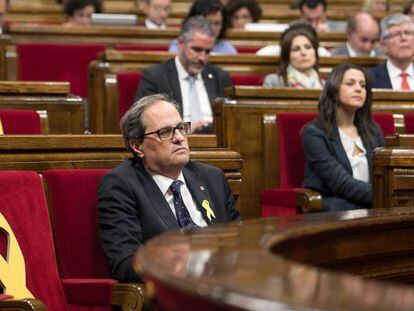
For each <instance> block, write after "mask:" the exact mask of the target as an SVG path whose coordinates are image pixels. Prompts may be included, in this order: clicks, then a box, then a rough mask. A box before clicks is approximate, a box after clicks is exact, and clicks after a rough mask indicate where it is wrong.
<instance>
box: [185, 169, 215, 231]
mask: <svg viewBox="0 0 414 311" xmlns="http://www.w3.org/2000/svg"><path fill="white" fill-rule="evenodd" d="M183 175H184V178H185V182H186V185H187V188H188V189H189V190H190V193H191V196H192V197H193V199H194V202H195V203H196V205H197V209H198V210H199V211H200V212H201V214H202V215H203V218H204V220H205V221H206V222H207V224H208V225H210V224H214V223H216V222H217V218H216V217H217V212H216V209H215V206H214V204H213V200H212V199H211V196H210V193H209V191H208V189H207V187H206V184H205V183H204V182H203V181H202V180H200V179H198V178H197V175H196V174H195V173H194V172H193V171H191V170H189V169H188V168H186V167H185V168H184V169H183ZM203 206H204V207H203ZM208 206H209V207H210V208H211V211H213V213H214V216H213V215H210V218H209V215H208V214H209V213H208Z"/></svg>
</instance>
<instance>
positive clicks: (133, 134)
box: [119, 94, 180, 155]
mask: <svg viewBox="0 0 414 311" xmlns="http://www.w3.org/2000/svg"><path fill="white" fill-rule="evenodd" d="M158 101H165V102H168V103H170V104H171V105H173V106H174V107H175V109H177V111H178V112H180V109H179V107H178V104H177V103H176V102H175V101H173V100H172V99H170V98H169V97H168V95H166V94H154V95H148V96H145V97H142V98H141V99H139V100H138V101H136V102H135V103H134V104H133V105H132V106H131V108H129V109H128V111H127V112H125V114H124V116H123V117H122V118H121V121H120V123H119V125H120V127H121V132H122V137H123V139H124V142H125V146H126V147H127V149H128V150H129V151H130V152H132V153H133V154H134V155H135V152H134V150H133V149H132V148H131V143H135V144H139V143H140V142H141V141H142V139H143V137H144V134H145V129H146V124H145V122H144V119H143V117H142V115H143V113H144V111H145V110H146V109H147V108H148V107H150V106H151V105H153V104H155V103H156V102H158Z"/></svg>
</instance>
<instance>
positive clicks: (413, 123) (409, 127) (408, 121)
mask: <svg viewBox="0 0 414 311" xmlns="http://www.w3.org/2000/svg"><path fill="white" fill-rule="evenodd" d="M404 124H405V132H406V133H407V134H414V114H406V115H404Z"/></svg>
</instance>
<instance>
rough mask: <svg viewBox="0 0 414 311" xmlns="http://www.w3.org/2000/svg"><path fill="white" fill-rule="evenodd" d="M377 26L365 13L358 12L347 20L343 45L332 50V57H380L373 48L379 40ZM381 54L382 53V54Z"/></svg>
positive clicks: (377, 51)
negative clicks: (345, 38)
mask: <svg viewBox="0 0 414 311" xmlns="http://www.w3.org/2000/svg"><path fill="white" fill-rule="evenodd" d="M379 32H380V29H379V26H378V23H377V21H376V20H375V19H374V18H373V17H372V16H371V15H370V14H369V13H366V12H360V13H357V14H356V15H354V16H352V17H351V18H350V19H349V20H348V25H347V31H346V33H347V37H348V41H347V42H346V43H345V45H343V46H341V47H338V48H336V49H333V50H332V51H331V54H332V55H333V56H338V55H339V56H351V57H355V56H371V57H375V56H378V55H381V51H380V50H379V49H376V48H375V44H376V43H377V42H378V40H379ZM382 54H383V53H382Z"/></svg>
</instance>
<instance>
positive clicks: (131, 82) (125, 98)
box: [117, 72, 142, 118]
mask: <svg viewBox="0 0 414 311" xmlns="http://www.w3.org/2000/svg"><path fill="white" fill-rule="evenodd" d="M141 76H142V75H141V73H139V72H123V73H119V74H117V80H118V96H119V117H120V118H122V116H123V115H124V113H125V112H126V111H127V110H128V109H129V108H130V107H131V106H132V104H133V103H134V98H135V93H136V92H137V89H138V85H139V82H140V81H141Z"/></svg>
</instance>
